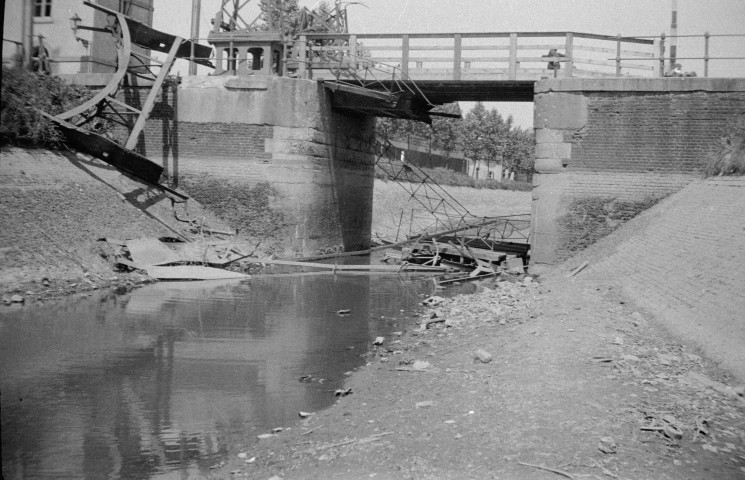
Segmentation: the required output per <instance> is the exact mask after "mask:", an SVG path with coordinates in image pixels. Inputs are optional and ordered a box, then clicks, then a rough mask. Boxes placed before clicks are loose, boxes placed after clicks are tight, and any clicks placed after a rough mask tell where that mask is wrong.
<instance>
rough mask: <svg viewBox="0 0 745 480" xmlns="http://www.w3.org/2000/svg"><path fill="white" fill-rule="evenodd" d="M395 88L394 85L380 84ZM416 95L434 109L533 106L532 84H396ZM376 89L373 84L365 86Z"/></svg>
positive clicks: (443, 81)
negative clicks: (469, 104)
mask: <svg viewBox="0 0 745 480" xmlns="http://www.w3.org/2000/svg"><path fill="white" fill-rule="evenodd" d="M379 83H381V84H383V85H384V86H385V87H386V88H395V85H394V84H393V82H385V81H383V82H379ZM396 84H399V85H404V86H405V87H406V88H407V89H410V90H411V91H413V92H415V93H417V92H421V93H422V94H423V95H424V97H426V99H427V100H429V101H430V102H431V103H433V104H435V105H442V104H444V103H451V102H458V101H461V102H532V101H533V89H534V86H535V81H534V80H521V81H520V80H517V81H516V80H509V81H507V80H493V81H488V80H487V81H484V80H417V81H416V82H411V81H404V82H396ZM365 86H366V87H368V88H375V85H374V84H371V85H365Z"/></svg>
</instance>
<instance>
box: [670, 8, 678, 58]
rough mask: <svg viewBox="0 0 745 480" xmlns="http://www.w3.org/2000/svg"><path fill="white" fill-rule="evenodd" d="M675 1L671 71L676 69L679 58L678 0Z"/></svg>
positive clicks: (671, 25) (671, 38)
mask: <svg viewBox="0 0 745 480" xmlns="http://www.w3.org/2000/svg"><path fill="white" fill-rule="evenodd" d="M672 1H673V16H672V19H671V21H670V70H672V69H673V68H675V64H676V63H677V58H678V0H672Z"/></svg>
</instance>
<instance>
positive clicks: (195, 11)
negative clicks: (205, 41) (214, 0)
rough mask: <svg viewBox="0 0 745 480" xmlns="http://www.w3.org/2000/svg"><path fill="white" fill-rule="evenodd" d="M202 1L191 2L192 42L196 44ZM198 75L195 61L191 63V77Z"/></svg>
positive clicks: (193, 0) (194, 0)
mask: <svg viewBox="0 0 745 480" xmlns="http://www.w3.org/2000/svg"><path fill="white" fill-rule="evenodd" d="M201 2H202V0H191V41H192V42H196V41H197V38H199V11H200V10H201ZM191 49H192V52H191V56H192V57H193V56H194V44H193V43H192V47H191ZM196 74H197V64H196V63H194V61H193V59H192V61H191V62H189V75H196Z"/></svg>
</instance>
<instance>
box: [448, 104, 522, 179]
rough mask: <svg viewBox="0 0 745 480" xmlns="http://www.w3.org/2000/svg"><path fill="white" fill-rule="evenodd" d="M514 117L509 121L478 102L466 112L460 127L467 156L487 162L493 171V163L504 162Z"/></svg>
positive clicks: (489, 169)
mask: <svg viewBox="0 0 745 480" xmlns="http://www.w3.org/2000/svg"><path fill="white" fill-rule="evenodd" d="M512 121H513V120H512V117H509V119H508V121H507V122H505V120H504V119H503V118H502V115H500V114H499V112H497V111H496V110H495V109H491V110H487V109H486V107H484V104H483V103H481V102H478V103H477V104H476V105H474V107H473V108H472V109H471V111H470V112H468V113H466V115H465V117H464V119H463V123H462V125H461V128H460V142H459V143H460V147H461V149H462V150H463V154H464V155H465V156H466V158H470V159H472V160H474V161H476V162H483V163H485V164H486V169H487V172H491V165H492V164H500V165H501V164H502V159H503V158H504V154H505V151H506V140H507V137H508V132H509V130H510V129H511V128H512Z"/></svg>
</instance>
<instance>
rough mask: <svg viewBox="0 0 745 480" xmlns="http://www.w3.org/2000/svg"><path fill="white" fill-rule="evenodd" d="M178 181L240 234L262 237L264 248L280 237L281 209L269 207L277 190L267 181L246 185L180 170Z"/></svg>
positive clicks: (281, 227)
mask: <svg viewBox="0 0 745 480" xmlns="http://www.w3.org/2000/svg"><path fill="white" fill-rule="evenodd" d="M179 184H180V186H181V187H182V188H183V189H184V190H185V191H186V192H188V193H189V195H190V196H192V197H193V198H194V200H196V201H198V202H199V203H201V204H202V205H203V206H204V207H205V208H207V209H209V210H210V211H211V212H212V213H214V214H215V215H217V216H218V217H220V218H222V219H223V220H225V221H226V222H227V223H229V224H230V226H231V227H233V228H235V229H237V230H238V232H239V233H240V234H241V235H242V236H245V237H248V238H252V239H262V243H263V244H264V245H263V246H264V249H266V248H269V247H270V246H271V245H274V244H277V241H278V240H280V239H281V238H282V233H283V229H284V228H285V218H284V215H283V214H282V212H280V211H277V210H274V209H272V208H271V199H272V197H275V196H276V195H277V194H278V192H277V190H276V189H275V188H274V187H272V186H271V185H270V184H269V183H267V182H262V183H259V184H257V185H256V186H254V187H253V188H247V187H246V186H244V185H237V184H231V183H230V182H225V181H224V180H221V179H215V178H210V177H204V176H200V175H191V174H183V175H181V177H180V178H179Z"/></svg>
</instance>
